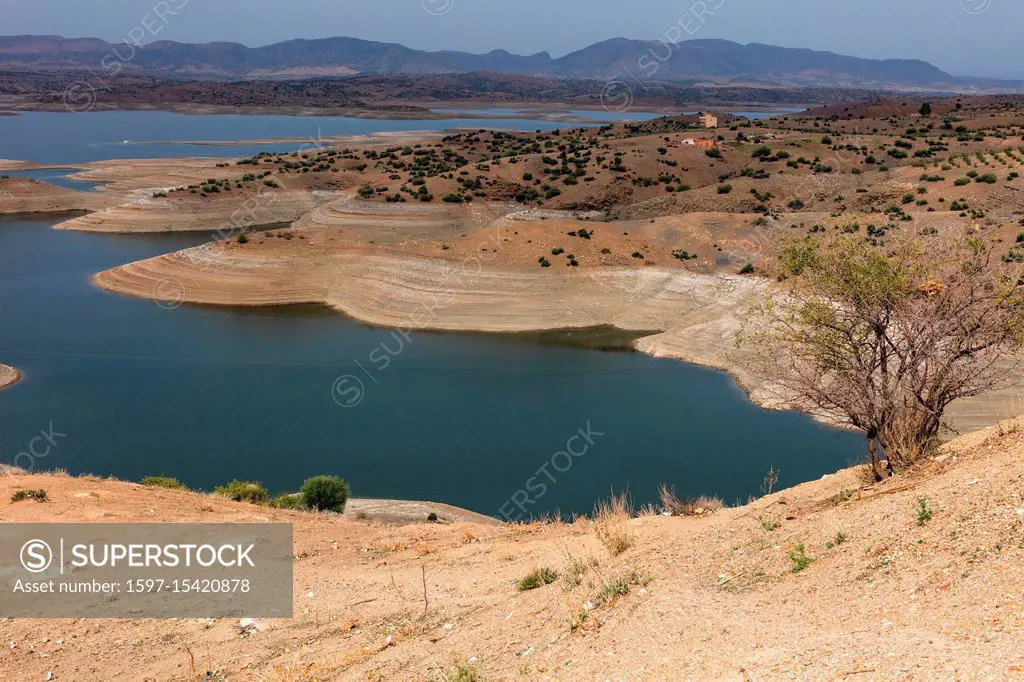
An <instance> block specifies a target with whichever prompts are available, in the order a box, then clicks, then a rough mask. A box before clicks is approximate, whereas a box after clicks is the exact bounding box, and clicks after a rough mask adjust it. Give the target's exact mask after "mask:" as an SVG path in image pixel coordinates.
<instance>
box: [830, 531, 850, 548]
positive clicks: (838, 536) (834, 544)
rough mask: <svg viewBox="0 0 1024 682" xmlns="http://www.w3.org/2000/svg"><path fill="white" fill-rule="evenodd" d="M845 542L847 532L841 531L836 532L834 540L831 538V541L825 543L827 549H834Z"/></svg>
mask: <svg viewBox="0 0 1024 682" xmlns="http://www.w3.org/2000/svg"><path fill="white" fill-rule="evenodd" d="M844 542H846V533H843V532H842V531H840V532H838V533H836V537H835V539H834V540H830V541H829V542H826V543H825V549H832V548H833V547H838V546H839V545H841V544H843V543H844Z"/></svg>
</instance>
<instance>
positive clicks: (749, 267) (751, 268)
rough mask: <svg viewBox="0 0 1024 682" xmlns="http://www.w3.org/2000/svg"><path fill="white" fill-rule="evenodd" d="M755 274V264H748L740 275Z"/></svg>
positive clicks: (741, 269)
mask: <svg viewBox="0 0 1024 682" xmlns="http://www.w3.org/2000/svg"><path fill="white" fill-rule="evenodd" d="M753 272H754V264H753V263H747V264H746V265H744V266H743V267H742V268H740V274H741V275H749V274H752V273H753Z"/></svg>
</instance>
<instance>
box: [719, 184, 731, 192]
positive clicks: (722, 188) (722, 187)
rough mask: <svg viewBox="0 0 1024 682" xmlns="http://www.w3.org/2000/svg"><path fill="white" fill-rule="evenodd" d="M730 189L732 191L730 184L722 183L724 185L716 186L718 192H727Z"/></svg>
mask: <svg viewBox="0 0 1024 682" xmlns="http://www.w3.org/2000/svg"><path fill="white" fill-rule="evenodd" d="M731 191H732V185H730V184H724V185H719V186H718V193H719V194H728V193H729V192H731Z"/></svg>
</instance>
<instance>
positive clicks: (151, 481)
mask: <svg viewBox="0 0 1024 682" xmlns="http://www.w3.org/2000/svg"><path fill="white" fill-rule="evenodd" d="M139 483H141V484H142V485H144V486H147V487H149V488H168V489H169V490H179V489H181V488H184V487H185V486H183V485H182V484H181V481H179V480H178V479H176V478H171V477H170V476H146V477H145V478H144V479H142V480H141V481H139Z"/></svg>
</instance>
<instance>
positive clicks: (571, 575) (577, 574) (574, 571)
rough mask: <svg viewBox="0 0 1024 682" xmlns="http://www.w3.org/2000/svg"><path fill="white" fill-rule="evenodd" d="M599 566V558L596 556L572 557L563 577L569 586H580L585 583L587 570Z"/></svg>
mask: <svg viewBox="0 0 1024 682" xmlns="http://www.w3.org/2000/svg"><path fill="white" fill-rule="evenodd" d="M596 567H597V559H595V558H594V557H587V558H585V559H570V561H569V565H568V566H567V567H566V569H565V575H564V577H563V579H564V580H565V584H566V585H568V586H569V587H578V586H579V585H581V584H582V583H583V576H584V575H586V574H587V572H588V571H589V570H590V569H592V568H596Z"/></svg>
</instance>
